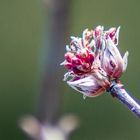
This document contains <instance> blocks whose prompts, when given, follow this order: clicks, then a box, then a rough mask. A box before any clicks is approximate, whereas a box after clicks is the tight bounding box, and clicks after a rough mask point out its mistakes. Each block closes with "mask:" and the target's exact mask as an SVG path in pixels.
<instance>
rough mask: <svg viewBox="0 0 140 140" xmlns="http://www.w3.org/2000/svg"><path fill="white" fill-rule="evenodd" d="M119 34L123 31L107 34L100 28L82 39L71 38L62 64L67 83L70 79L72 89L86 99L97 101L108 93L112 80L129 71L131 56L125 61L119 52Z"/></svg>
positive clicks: (117, 30) (115, 29) (113, 30)
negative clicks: (106, 91)
mask: <svg viewBox="0 0 140 140" xmlns="http://www.w3.org/2000/svg"><path fill="white" fill-rule="evenodd" d="M119 30H120V27H118V28H110V29H109V30H107V31H105V30H104V27H103V26H98V27H96V28H95V29H94V30H90V31H89V30H88V29H86V30H84V31H83V35H82V38H79V37H73V36H72V37H71V43H70V45H67V46H66V51H67V52H66V54H65V61H64V62H63V63H61V65H64V66H65V67H66V68H67V70H68V72H67V73H66V74H65V75H64V80H67V79H68V78H69V77H71V79H70V80H68V81H67V83H68V85H69V86H71V87H72V88H73V89H75V90H77V91H79V92H81V93H83V95H84V96H89V97H95V96H98V95H100V94H102V93H103V92H104V91H105V90H106V89H108V88H109V87H110V85H111V81H112V80H114V79H118V78H120V76H121V75H122V73H123V72H124V71H125V70H126V67H127V56H128V52H126V53H125V54H124V56H123V57H122V56H121V54H120V52H119V50H118V48H117V46H118V41H119Z"/></svg>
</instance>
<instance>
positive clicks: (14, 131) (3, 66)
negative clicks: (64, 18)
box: [0, 0, 140, 140]
mask: <svg viewBox="0 0 140 140" xmlns="http://www.w3.org/2000/svg"><path fill="white" fill-rule="evenodd" d="M139 7H140V1H139V0H133V1H132V0H124V1H122V0H87V1H86V0H75V1H73V3H72V7H71V19H70V26H71V27H70V35H75V36H80V35H81V33H82V31H83V29H85V28H93V27H96V26H97V25H99V24H101V25H104V26H105V27H106V28H109V27H112V26H119V25H120V26H121V31H120V42H119V44H120V45H119V47H120V49H121V51H122V52H125V51H126V50H128V51H129V54H130V55H129V63H128V69H127V71H126V73H125V74H124V76H123V77H122V82H123V83H124V85H125V87H126V89H127V90H129V91H130V92H132V93H133V95H134V96H135V97H137V98H138V99H139V100H140V92H139V87H140V86H139V84H140V82H139V81H140V74H139V71H140V63H139V59H140V55H139V51H140V48H139V46H140V42H139V40H140V39H139V38H140V36H139V32H140V27H139V25H140V17H139V13H140V8H139ZM43 18H45V16H44V17H43V16H42V10H41V2H40V1H39V0H38V1H34V0H24V1H21V0H12V1H8V0H1V2H0V111H1V113H0V114H1V115H0V139H4V140H9V139H11V140H14V139H16V140H17V139H20V140H22V139H25V136H24V135H23V133H22V132H21V131H20V130H19V129H18V127H17V120H18V118H19V117H20V116H22V115H23V114H26V113H30V112H33V110H34V108H35V106H36V105H34V103H35V99H36V96H37V94H38V89H39V80H38V79H39V75H40V73H39V69H40V68H39V66H40V65H39V61H40V59H39V55H40V56H41V47H42V46H41V41H42V40H43V39H42V30H43ZM70 35H69V36H70ZM69 36H68V37H67V38H69ZM68 43H69V42H66V44H68ZM62 47H64V46H62ZM62 69H63V68H62ZM60 76H61V77H62V78H63V76H62V75H60ZM62 86H63V88H64V98H63V102H64V105H63V107H62V108H63V112H74V113H76V114H77V115H79V116H80V118H81V127H80V128H79V129H78V130H77V131H76V132H75V133H74V135H72V137H71V139H72V140H94V139H95V140H118V139H119V140H126V139H127V140H132V139H134V140H136V139H139V137H140V133H139V130H140V122H139V119H138V118H136V117H135V116H134V115H133V114H132V113H131V112H130V111H129V110H127V109H126V108H125V107H124V106H123V105H121V104H120V103H119V102H118V101H117V100H115V99H113V98H112V97H111V96H110V95H108V94H103V95H102V96H100V97H98V98H87V99H86V100H83V98H82V96H81V95H80V94H79V93H78V92H75V91H74V90H72V89H71V88H69V87H68V86H67V85H66V84H65V83H63V82H62ZM52 88H53V85H52Z"/></svg>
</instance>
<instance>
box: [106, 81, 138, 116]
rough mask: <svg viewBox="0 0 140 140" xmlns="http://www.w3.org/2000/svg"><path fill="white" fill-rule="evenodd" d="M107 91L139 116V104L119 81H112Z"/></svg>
mask: <svg viewBox="0 0 140 140" xmlns="http://www.w3.org/2000/svg"><path fill="white" fill-rule="evenodd" d="M109 91H110V93H111V94H112V96H113V97H116V98H118V99H119V100H120V101H121V102H122V103H123V104H124V105H125V106H126V107H128V108H129V109H130V110H131V111H132V112H133V113H134V114H135V115H136V116H138V117H139V118H140V104H139V103H138V102H137V101H136V100H135V99H134V98H133V97H132V96H130V95H129V94H128V92H127V91H126V90H125V89H124V87H123V85H122V84H121V83H118V82H116V81H113V82H112V84H111V86H110V89H109Z"/></svg>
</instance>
